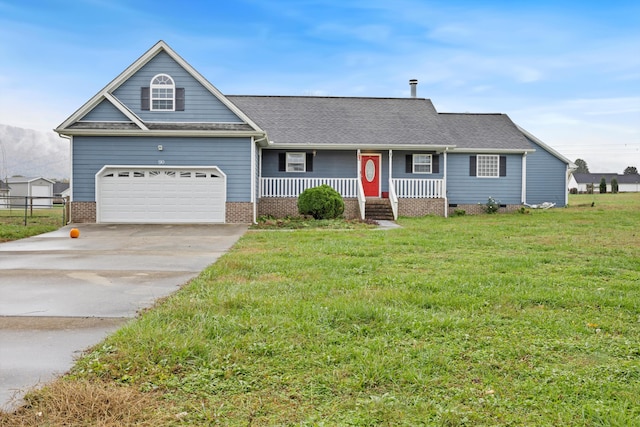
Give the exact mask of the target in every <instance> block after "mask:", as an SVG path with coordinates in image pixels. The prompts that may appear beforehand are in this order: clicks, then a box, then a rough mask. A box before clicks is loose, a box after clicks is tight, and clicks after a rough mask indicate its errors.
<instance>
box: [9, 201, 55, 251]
mask: <svg viewBox="0 0 640 427" xmlns="http://www.w3.org/2000/svg"><path fill="white" fill-rule="evenodd" d="M63 209H64V207H63V206H54V207H53V208H50V209H46V208H39V209H33V210H29V209H27V212H26V218H27V221H26V222H27V224H26V225H25V210H24V209H20V208H11V209H8V208H4V207H2V208H1V209H0V242H7V241H10V240H17V239H23V238H25V237H31V236H36V235H38V234H42V233H47V232H49V231H55V230H57V229H58V228H60V227H61V226H62V225H63V223H64V218H63V211H62V210H63Z"/></svg>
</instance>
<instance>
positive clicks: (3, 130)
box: [0, 124, 70, 180]
mask: <svg viewBox="0 0 640 427" xmlns="http://www.w3.org/2000/svg"><path fill="white" fill-rule="evenodd" d="M69 171H70V163H69V141H68V140H67V139H63V138H60V137H59V136H58V134H56V133H55V132H53V131H50V132H43V131H38V130H34V129H24V128H19V127H14V126H9V125H3V124H0V179H5V178H7V177H11V176H14V175H22V176H29V177H31V176H43V177H45V178H50V179H60V180H61V179H65V178H69Z"/></svg>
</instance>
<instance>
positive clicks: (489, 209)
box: [482, 197, 500, 214]
mask: <svg viewBox="0 0 640 427" xmlns="http://www.w3.org/2000/svg"><path fill="white" fill-rule="evenodd" d="M482 209H484V211H485V213H488V214H493V213H496V212H498V210H499V209H500V202H498V201H497V200H496V199H494V198H493V197H489V199H488V200H487V203H485V204H484V206H483V207H482Z"/></svg>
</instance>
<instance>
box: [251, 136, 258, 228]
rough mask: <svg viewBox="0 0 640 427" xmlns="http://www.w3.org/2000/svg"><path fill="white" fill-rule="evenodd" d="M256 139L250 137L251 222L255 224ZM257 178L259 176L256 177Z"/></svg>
mask: <svg viewBox="0 0 640 427" xmlns="http://www.w3.org/2000/svg"><path fill="white" fill-rule="evenodd" d="M257 143H258V142H257V141H256V139H255V137H253V136H252V137H251V177H252V179H251V204H252V205H253V215H252V216H253V218H252V220H253V223H254V224H257V221H256V219H257V212H258V200H257V197H256V177H255V173H256V148H257ZM258 179H259V178H258Z"/></svg>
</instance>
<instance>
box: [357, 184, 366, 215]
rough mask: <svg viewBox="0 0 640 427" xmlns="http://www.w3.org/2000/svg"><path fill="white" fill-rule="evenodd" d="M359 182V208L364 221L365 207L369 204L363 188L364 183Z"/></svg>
mask: <svg viewBox="0 0 640 427" xmlns="http://www.w3.org/2000/svg"><path fill="white" fill-rule="evenodd" d="M357 181H358V208H360V219H364V215H365V205H366V204H367V198H366V196H365V195H364V187H363V186H362V181H361V180H359V179H358V180H357Z"/></svg>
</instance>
